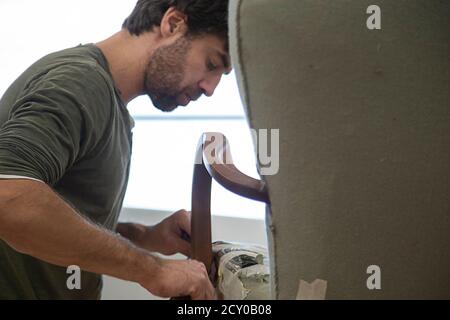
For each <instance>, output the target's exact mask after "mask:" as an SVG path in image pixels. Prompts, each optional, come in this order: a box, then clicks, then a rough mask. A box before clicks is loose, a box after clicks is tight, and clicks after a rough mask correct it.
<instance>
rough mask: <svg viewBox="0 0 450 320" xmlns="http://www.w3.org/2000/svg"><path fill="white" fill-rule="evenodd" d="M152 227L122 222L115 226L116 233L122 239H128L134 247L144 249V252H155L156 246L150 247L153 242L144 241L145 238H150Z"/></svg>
mask: <svg viewBox="0 0 450 320" xmlns="http://www.w3.org/2000/svg"><path fill="white" fill-rule="evenodd" d="M151 229H152V227H149V226H144V225H142V224H138V223H128V222H123V223H119V224H118V225H117V228H116V231H117V232H118V233H120V234H121V235H122V236H123V237H125V238H127V239H129V240H130V241H131V242H133V243H134V244H135V245H136V246H138V247H140V248H144V249H145V250H148V251H151V252H155V251H156V246H151V245H150V244H151V243H153V241H144V239H145V238H147V239H148V238H149V237H151V233H152V232H151Z"/></svg>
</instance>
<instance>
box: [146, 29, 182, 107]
mask: <svg viewBox="0 0 450 320" xmlns="http://www.w3.org/2000/svg"><path fill="white" fill-rule="evenodd" d="M190 48H191V41H190V40H189V39H187V38H186V37H183V38H180V39H178V40H177V41H176V42H175V43H173V44H171V45H168V46H165V47H160V48H158V49H156V51H155V53H154V54H153V57H152V58H151V60H150V62H149V64H148V66H147V70H146V72H145V78H144V85H145V91H146V93H147V95H148V96H149V97H150V99H151V100H152V103H153V105H154V106H155V107H156V108H158V109H159V110H161V111H163V112H170V111H173V110H175V109H176V108H177V107H178V105H179V102H178V101H177V100H178V98H179V97H180V96H182V95H183V92H184V91H185V90H184V88H181V87H180V84H181V82H182V81H183V79H184V76H185V66H186V60H187V53H188V51H189V49H190Z"/></svg>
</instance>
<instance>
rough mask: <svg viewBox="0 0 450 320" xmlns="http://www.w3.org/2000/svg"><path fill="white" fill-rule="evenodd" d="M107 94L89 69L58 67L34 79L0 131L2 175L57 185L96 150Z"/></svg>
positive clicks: (96, 76) (94, 73)
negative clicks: (70, 170) (67, 173)
mask: <svg viewBox="0 0 450 320" xmlns="http://www.w3.org/2000/svg"><path fill="white" fill-rule="evenodd" d="M107 91H108V88H107V86H106V85H105V81H104V79H103V78H102V77H101V76H99V75H98V74H97V73H96V72H95V70H94V69H93V68H92V67H90V66H63V67H59V68H57V69H55V70H53V71H51V72H49V73H47V74H45V75H43V76H41V77H39V78H38V79H35V80H33V81H31V82H30V83H29V84H28V85H27V87H26V88H25V90H24V91H23V93H22V94H21V95H20V96H19V97H18V99H17V100H16V101H15V104H14V106H13V107H12V108H11V111H10V114H9V117H8V120H7V121H6V122H5V123H4V124H3V126H2V127H1V128H0V176H20V177H29V178H32V179H36V180H40V181H43V182H45V183H47V184H49V185H54V184H56V183H57V182H58V181H59V179H60V178H61V177H62V176H63V175H64V173H65V172H66V171H67V170H69V169H70V167H71V166H72V165H73V164H74V163H75V162H76V161H77V159H80V158H81V157H83V156H84V155H85V154H87V153H88V152H89V151H90V150H92V148H94V147H95V145H96V142H97V141H98V137H99V134H100V131H101V127H102V122H105V121H107V120H106V119H105V118H106V117H107V115H106V111H105V110H106V109H105V108H104V107H102V105H104V104H105V103H108V101H105V100H107V99H109V96H108V94H107ZM99 122H100V123H99Z"/></svg>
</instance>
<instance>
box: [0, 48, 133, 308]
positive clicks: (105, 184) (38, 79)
mask: <svg viewBox="0 0 450 320" xmlns="http://www.w3.org/2000/svg"><path fill="white" fill-rule="evenodd" d="M132 127H133V120H132V118H131V117H130V115H129V113H128V111H127V109H126V107H125V105H124V104H123V102H122V101H121V99H120V96H119V94H118V90H117V89H116V87H115V86H114V82H113V79H112V76H111V73H110V70H109V67H108V63H107V60H106V58H105V57H104V55H103V54H102V52H101V50H100V49H98V48H97V47H96V46H95V45H92V44H89V45H80V46H78V47H75V48H71V49H67V50H64V51H60V52H56V53H53V54H50V55H48V56H46V57H44V58H42V59H41V60H39V61H38V62H36V63H35V64H33V65H32V66H31V67H30V68H29V69H27V70H26V71H25V72H24V73H23V74H22V75H21V76H20V77H19V78H18V79H17V80H16V81H15V82H14V83H13V84H12V85H11V87H10V88H9V89H8V90H7V91H6V93H5V94H4V96H3V97H2V98H1V100H0V179H5V178H14V177H27V178H31V179H36V180H40V181H42V182H44V183H46V184H48V185H49V186H50V187H52V188H53V190H54V191H55V192H56V193H57V194H58V195H60V196H61V197H62V198H63V199H64V200H65V201H66V202H67V203H68V204H70V205H71V206H72V207H74V208H75V209H76V210H77V211H78V212H79V213H80V214H82V215H83V216H85V217H87V218H88V219H89V220H91V221H93V222H95V223H97V224H100V225H102V226H104V227H105V228H107V229H110V230H113V229H114V228H115V227H116V224H117V220H118V216H119V212H120V210H121V207H122V202H123V198H124V194H125V189H126V185H127V181H128V174H129V168H130V158H131V143H132V133H131V129H132ZM18 232H20V231H19V230H18ZM25 236H26V235H25ZM29 241H30V242H31V241H33V239H32V238H30V239H29ZM66 250H67V251H70V250H71V248H70V247H68V248H66ZM67 271H68V270H67V268H64V267H59V266H55V265H51V264H48V263H46V262H43V261H40V260H38V259H36V258H33V257H31V256H27V255H24V254H21V253H19V252H17V251H15V250H14V249H13V248H11V247H10V246H8V245H7V244H6V243H5V242H3V241H1V240H0V299H98V298H99V297H100V293H101V288H102V279H101V276H100V275H96V274H92V273H88V272H84V271H82V272H81V289H80V290H77V289H74V290H70V289H69V288H68V286H67V280H68V278H69V277H70V276H71V275H72V273H67Z"/></svg>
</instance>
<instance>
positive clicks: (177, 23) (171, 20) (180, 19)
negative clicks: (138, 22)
mask: <svg viewBox="0 0 450 320" xmlns="http://www.w3.org/2000/svg"><path fill="white" fill-rule="evenodd" d="M160 29H161V35H162V36H163V37H164V38H166V37H172V36H174V35H178V34H181V35H185V34H186V32H187V31H188V26H187V16H186V15H185V14H184V13H183V12H181V11H178V10H177V9H175V8H174V7H170V8H169V9H168V10H167V11H166V13H165V14H164V17H163V18H162V20H161V26H160Z"/></svg>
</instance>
